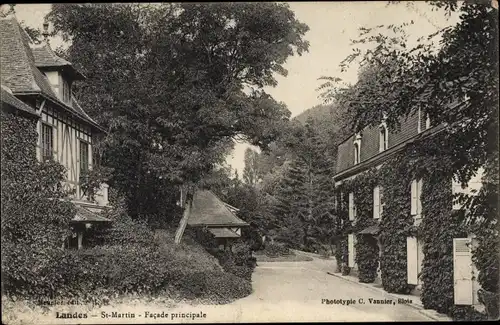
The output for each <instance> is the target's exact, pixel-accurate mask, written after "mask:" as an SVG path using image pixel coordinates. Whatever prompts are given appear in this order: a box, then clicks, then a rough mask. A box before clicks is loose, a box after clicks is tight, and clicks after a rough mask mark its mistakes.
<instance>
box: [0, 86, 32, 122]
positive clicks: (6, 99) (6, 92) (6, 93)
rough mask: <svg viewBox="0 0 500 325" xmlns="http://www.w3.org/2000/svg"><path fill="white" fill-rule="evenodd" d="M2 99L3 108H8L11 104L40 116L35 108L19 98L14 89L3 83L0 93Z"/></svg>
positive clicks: (15, 107)
mask: <svg viewBox="0 0 500 325" xmlns="http://www.w3.org/2000/svg"><path fill="white" fill-rule="evenodd" d="M0 101H1V102H2V109H6V108H7V106H10V107H12V108H14V109H17V110H20V111H23V112H26V113H29V114H31V115H33V116H36V117H38V114H37V113H36V111H35V109H34V108H33V107H31V106H29V105H27V104H26V103H24V102H22V101H21V100H19V99H17V98H16V97H15V96H14V95H13V94H12V91H11V90H10V89H9V88H7V87H6V86H4V85H2V91H1V95H0Z"/></svg>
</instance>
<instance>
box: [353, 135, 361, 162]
mask: <svg viewBox="0 0 500 325" xmlns="http://www.w3.org/2000/svg"><path fill="white" fill-rule="evenodd" d="M354 139H355V140H354V164H355V165H356V164H359V163H360V162H361V135H360V134H359V133H358V134H356V137H355V138H354Z"/></svg>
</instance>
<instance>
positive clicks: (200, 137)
mask: <svg viewBox="0 0 500 325" xmlns="http://www.w3.org/2000/svg"><path fill="white" fill-rule="evenodd" d="M49 19H50V20H51V21H52V22H53V24H54V27H55V29H56V30H57V31H58V32H61V33H62V35H63V37H64V38H65V39H67V40H69V39H71V41H72V43H71V46H70V48H69V51H68V54H69V58H70V60H71V61H72V62H73V63H74V64H75V65H76V66H77V67H78V68H80V69H81V70H82V72H83V73H84V74H85V75H86V76H87V77H88V79H87V80H86V82H84V83H83V84H82V85H81V86H79V87H78V97H79V99H80V101H81V102H82V104H83V106H84V107H89V108H91V110H90V112H89V113H90V114H91V115H92V116H95V117H96V119H97V120H98V121H99V122H100V123H101V124H103V125H104V126H105V127H106V128H108V130H109V134H108V136H107V138H106V139H104V141H103V146H104V147H105V150H104V152H105V154H104V162H105V164H106V165H108V166H110V167H113V168H114V174H113V176H112V178H111V181H110V182H111V183H112V184H111V185H112V186H114V187H116V188H118V189H119V190H120V191H121V192H123V193H124V194H125V195H126V196H127V198H128V203H129V204H128V206H129V208H131V209H132V213H133V214H134V215H137V214H141V213H144V211H147V210H149V211H150V210H151V209H150V208H151V207H152V206H153V205H152V202H159V201H168V202H174V201H175V199H166V200H165V199H161V196H162V195H167V196H168V193H172V192H174V191H172V190H171V189H169V188H170V187H172V186H175V185H176V184H180V183H184V182H188V181H190V182H197V181H198V180H200V179H201V178H203V176H204V174H206V173H207V172H209V171H210V170H211V169H212V168H213V166H214V164H215V163H217V162H220V161H222V160H223V159H224V156H225V154H226V153H227V150H228V149H229V148H230V147H231V143H232V142H231V138H233V137H236V136H241V137H243V138H244V139H246V140H248V141H249V142H250V143H252V144H255V145H259V146H261V147H266V146H267V145H268V144H269V143H270V142H272V141H273V140H274V139H275V138H276V137H277V136H278V135H279V133H280V130H281V129H282V127H283V124H284V123H286V120H287V119H288V117H289V115H290V112H289V111H288V110H287V108H286V107H285V106H284V105H283V104H281V103H277V102H276V101H275V100H274V99H273V98H272V97H271V96H269V95H268V94H266V93H265V92H263V91H262V87H263V86H268V85H276V80H275V78H274V77H273V73H280V74H283V75H286V70H285V69H284V68H283V64H284V62H285V61H286V59H287V58H288V57H289V56H291V55H294V54H299V55H300V54H302V52H304V51H307V49H308V43H307V41H305V40H304V39H303V36H304V34H305V33H306V32H307V30H308V27H307V26H306V25H304V24H302V23H300V22H299V21H298V20H297V19H296V18H295V17H294V14H293V12H292V11H291V10H290V9H289V8H288V6H287V5H284V4H278V3H244V4H236V3H217V4H216V3H214V4H192V3H182V4H170V3H169V4H155V5H143V4H71V5H68V4H61V5H59V4H57V5H53V10H52V12H51V13H50V14H49ZM244 86H250V87H252V88H253V89H254V90H253V91H251V93H250V94H246V93H245V92H243V87H244ZM153 188H155V189H158V190H159V191H156V190H152V189H153ZM161 189H163V190H161ZM153 193H155V196H154V197H151V195H152V194H153ZM148 198H149V199H148ZM143 202H148V204H147V205H144V204H143ZM146 208H147V209H146ZM158 210H159V211H160V210H165V208H164V207H159V208H158Z"/></svg>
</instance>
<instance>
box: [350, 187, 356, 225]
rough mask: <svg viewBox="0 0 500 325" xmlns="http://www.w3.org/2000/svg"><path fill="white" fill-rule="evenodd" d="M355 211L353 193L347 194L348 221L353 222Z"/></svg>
mask: <svg viewBox="0 0 500 325" xmlns="http://www.w3.org/2000/svg"><path fill="white" fill-rule="evenodd" d="M354 218H355V210H354V193H352V192H351V193H349V220H354Z"/></svg>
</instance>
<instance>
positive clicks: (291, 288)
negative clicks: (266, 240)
mask: <svg viewBox="0 0 500 325" xmlns="http://www.w3.org/2000/svg"><path fill="white" fill-rule="evenodd" d="M334 263H335V262H334V261H333V260H322V259H318V258H315V259H314V260H313V261H310V262H259V266H258V267H257V269H256V270H255V272H254V274H253V288H254V293H253V294H252V295H250V296H248V297H246V298H243V299H240V300H238V301H235V302H233V303H232V304H231V306H234V307H236V308H237V309H238V310H239V315H238V320H239V321H244V322H262V321H271V320H272V321H279V322H287V321H304V322H306V321H332V322H341V321H352V322H356V321H432V319H430V318H427V317H425V316H424V315H422V314H420V313H419V312H418V311H417V310H415V309H413V308H412V307H410V306H407V305H405V304H398V302H397V301H395V304H392V303H391V304H371V303H370V299H373V300H384V299H386V298H387V296H385V295H383V294H381V293H378V292H375V291H373V290H370V289H368V288H365V287H362V286H359V285H357V284H354V283H350V282H348V281H345V280H343V279H341V278H338V277H335V276H331V275H328V274H327V273H326V272H327V271H332V270H334V267H335V265H334ZM322 299H327V300H344V301H348V300H350V301H351V303H350V304H349V305H347V304H344V305H342V304H339V303H337V304H326V303H325V300H322ZM360 299H361V300H360ZM353 301H354V302H353Z"/></svg>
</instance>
